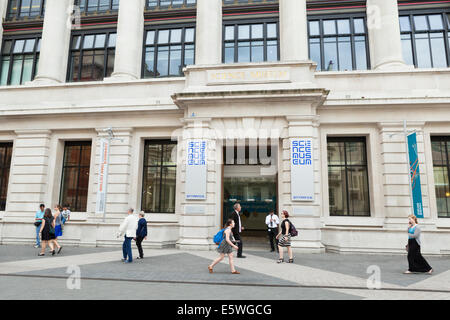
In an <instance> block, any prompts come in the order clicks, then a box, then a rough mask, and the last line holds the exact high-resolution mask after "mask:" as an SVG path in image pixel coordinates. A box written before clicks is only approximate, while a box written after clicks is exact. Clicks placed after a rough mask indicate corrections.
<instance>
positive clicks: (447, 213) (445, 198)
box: [431, 136, 450, 218]
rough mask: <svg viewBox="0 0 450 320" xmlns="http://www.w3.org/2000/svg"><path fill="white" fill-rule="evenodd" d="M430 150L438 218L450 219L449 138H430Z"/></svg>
mask: <svg viewBox="0 0 450 320" xmlns="http://www.w3.org/2000/svg"><path fill="white" fill-rule="evenodd" d="M431 149H432V151H433V170H434V186H435V190H436V202H437V203H436V204H437V212H438V217H440V218H450V136H443V137H432V138H431Z"/></svg>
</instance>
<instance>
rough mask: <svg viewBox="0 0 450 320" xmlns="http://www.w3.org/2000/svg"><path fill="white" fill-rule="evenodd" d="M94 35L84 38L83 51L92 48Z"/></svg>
mask: <svg viewBox="0 0 450 320" xmlns="http://www.w3.org/2000/svg"><path fill="white" fill-rule="evenodd" d="M94 38H95V35H93V34H92V35H87V36H84V42H83V49H91V48H93V47H94Z"/></svg>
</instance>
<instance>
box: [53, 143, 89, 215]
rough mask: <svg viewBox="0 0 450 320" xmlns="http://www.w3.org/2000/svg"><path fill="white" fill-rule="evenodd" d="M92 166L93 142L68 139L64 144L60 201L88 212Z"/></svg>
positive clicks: (74, 209) (76, 209) (73, 208)
mask: <svg viewBox="0 0 450 320" xmlns="http://www.w3.org/2000/svg"><path fill="white" fill-rule="evenodd" d="M90 167H91V142H90V141H67V142H66V143H65V146H64V162H63V174H62V182H61V193H60V203H61V204H69V205H70V208H72V211H76V212H86V208H87V198H88V189H89V173H90Z"/></svg>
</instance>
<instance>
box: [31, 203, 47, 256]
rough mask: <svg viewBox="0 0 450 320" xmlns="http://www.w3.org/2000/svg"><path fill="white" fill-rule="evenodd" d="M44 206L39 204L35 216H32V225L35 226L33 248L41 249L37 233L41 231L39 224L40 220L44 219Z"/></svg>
mask: <svg viewBox="0 0 450 320" xmlns="http://www.w3.org/2000/svg"><path fill="white" fill-rule="evenodd" d="M44 210H45V204H41V205H40V206H39V210H38V211H36V215H35V216H34V225H35V226H36V244H35V246H34V247H35V248H40V247H41V239H40V238H39V232H40V230H41V223H42V219H44V213H45V211H44Z"/></svg>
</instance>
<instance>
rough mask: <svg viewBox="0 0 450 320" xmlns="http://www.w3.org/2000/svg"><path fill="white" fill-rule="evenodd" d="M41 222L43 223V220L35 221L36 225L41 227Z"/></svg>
mask: <svg viewBox="0 0 450 320" xmlns="http://www.w3.org/2000/svg"><path fill="white" fill-rule="evenodd" d="M41 224H42V221H36V222H35V223H34V225H35V227H39V226H40V225H41Z"/></svg>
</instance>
